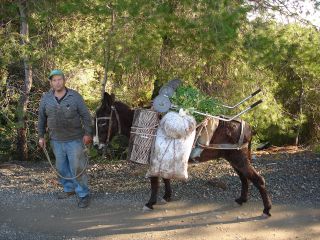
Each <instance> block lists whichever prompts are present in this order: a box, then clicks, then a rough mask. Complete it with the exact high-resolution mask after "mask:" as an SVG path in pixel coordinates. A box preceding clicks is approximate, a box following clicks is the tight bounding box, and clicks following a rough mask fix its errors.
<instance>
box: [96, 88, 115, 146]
mask: <svg viewBox="0 0 320 240" xmlns="http://www.w3.org/2000/svg"><path fill="white" fill-rule="evenodd" d="M114 103H115V96H114V94H111V95H110V94H108V93H107V92H105V93H104V96H103V99H102V102H101V105H100V107H99V108H98V109H97V110H96V114H95V118H94V137H93V144H94V146H97V147H98V148H99V149H102V148H104V147H106V146H107V145H108V143H109V141H110V140H111V139H112V137H113V136H114V135H116V133H117V129H118V126H117V121H116V116H115V114H114V111H115V106H114Z"/></svg>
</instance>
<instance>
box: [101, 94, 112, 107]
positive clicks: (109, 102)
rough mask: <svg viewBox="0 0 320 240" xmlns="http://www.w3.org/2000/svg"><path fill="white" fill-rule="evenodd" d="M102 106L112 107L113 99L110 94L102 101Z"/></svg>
mask: <svg viewBox="0 0 320 240" xmlns="http://www.w3.org/2000/svg"><path fill="white" fill-rule="evenodd" d="M102 104H103V105H107V106H111V105H112V97H111V96H110V95H109V93H107V92H105V93H104V95H103V99H102Z"/></svg>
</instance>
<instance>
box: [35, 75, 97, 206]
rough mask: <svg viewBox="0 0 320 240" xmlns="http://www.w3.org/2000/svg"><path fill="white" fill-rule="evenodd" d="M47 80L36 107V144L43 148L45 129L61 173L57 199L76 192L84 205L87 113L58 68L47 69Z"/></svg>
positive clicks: (89, 128)
mask: <svg viewBox="0 0 320 240" xmlns="http://www.w3.org/2000/svg"><path fill="white" fill-rule="evenodd" d="M49 80H50V85H51V89H50V91H49V92H47V93H45V94H44V95H43V96H42V98H41V101H40V107H39V119H38V134H39V145H40V147H42V148H43V147H46V141H45V138H44V135H45V132H46V129H48V132H49V137H50V144H51V147H52V149H53V152H54V155H55V158H56V168H57V170H58V173H59V174H60V175H61V176H63V178H62V177H61V178H60V179H59V182H60V183H61V184H62V186H63V190H64V192H61V193H59V194H58V199H63V198H67V197H70V196H72V195H74V194H75V193H76V194H77V195H78V197H79V201H78V206H79V207H80V208H85V207H87V206H88V205H89V200H90V195H89V189H88V177H87V174H86V173H85V171H83V170H84V168H85V165H86V161H87V156H86V154H85V148H84V145H87V144H90V143H91V141H92V126H91V123H92V121H91V115H90V113H89V111H88V109H87V107H86V105H85V102H84V100H83V98H82V96H81V95H80V94H79V93H78V92H76V91H74V90H72V89H68V88H66V86H65V84H66V80H65V77H64V74H63V72H62V71H61V70H53V71H51V73H50V75H49ZM81 172H83V173H82V174H81ZM79 174H80V176H79V177H77V178H75V177H76V176H78V175H79Z"/></svg>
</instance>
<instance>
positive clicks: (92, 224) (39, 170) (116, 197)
mask: <svg viewBox="0 0 320 240" xmlns="http://www.w3.org/2000/svg"><path fill="white" fill-rule="evenodd" d="M254 161H255V165H256V168H257V169H260V171H261V172H262V175H264V176H265V178H266V181H267V184H268V189H269V192H270V193H271V196H272V199H273V208H272V211H271V213H272V217H271V218H268V219H265V218H262V217H261V213H262V208H263V207H262V202H261V200H260V199H259V195H258V193H257V191H256V190H255V189H254V188H252V187H251V190H250V191H251V198H250V200H249V201H248V203H246V204H244V205H243V206H241V207H239V206H237V204H235V203H234V198H235V197H237V196H238V194H239V190H240V189H239V187H240V184H239V180H238V178H237V177H236V176H234V175H233V174H232V172H231V171H230V172H229V170H230V168H229V166H228V164H227V163H226V162H217V165H215V163H209V164H208V165H205V164H201V165H195V166H191V167H190V180H189V182H188V183H185V184H182V183H179V182H176V183H174V185H173V188H174V190H175V192H176V195H175V197H174V199H175V200H174V201H173V202H171V203H168V204H166V205H157V206H155V210H154V211H152V212H143V211H142V206H143V204H144V203H145V202H146V201H147V199H148V197H149V189H148V187H149V185H148V181H147V179H145V178H144V177H143V176H142V175H141V176H140V175H139V173H136V172H135V173H133V172H132V173H131V174H130V173H129V172H128V171H129V169H127V166H126V165H125V164H120V165H119V164H115V165H108V166H103V167H102V166H100V165H95V166H92V167H91V170H90V171H91V173H90V174H91V185H92V201H91V205H90V207H89V208H87V209H79V208H77V205H76V201H77V200H76V198H75V197H72V198H70V199H66V200H57V199H55V195H54V194H55V193H56V192H57V191H58V186H57V184H56V183H55V182H54V181H53V179H54V178H55V177H54V175H52V173H49V171H50V169H48V166H47V165H39V166H38V165H37V166H34V165H25V166H22V165H19V166H18V167H15V168H14V169H1V171H0V174H1V175H0V178H1V182H0V184H1V190H0V206H1V207H0V239H24V240H28V239H30V240H32V239H49V240H50V239H115V240H122V239H161V240H162V239H172V240H173V239H174V240H185V239H196V240H200V239H219V240H220V239H221V240H227V239H228V240H229V239H233V240H239V239H247V240H248V239H252V240H253V239H254V240H260V239H261V240H262V239H268V240H269V239H271V240H273V239H283V240H288V239H292V240H293V239H312V240H313V239H320V191H319V185H320V183H319V178H320V176H319V175H320V158H318V156H316V155H313V154H310V153H305V152H300V153H289V154H288V152H286V153H285V154H284V153H275V154H270V153H268V154H266V153H265V154H261V155H257V156H256V157H255V160H254ZM212 165H213V166H214V167H213V168H211V167H212ZM104 168H107V170H106V169H104ZM99 169H100V170H101V172H100V171H99ZM103 169H104V170H103ZM106 172H107V173H106ZM198 172H199V173H201V174H200V175H198ZM104 173H106V174H107V175H106V176H103V174H104ZM204 173H205V174H204ZM209 173H210V174H211V175H210V174H209ZM219 173H220V175H219ZM101 174H102V175H101ZM121 174H122V175H124V176H122V177H123V178H122V177H121V176H120V175H121ZM204 175H205V176H206V177H208V175H210V179H212V178H214V179H215V182H214V183H216V184H212V181H211V182H208V179H207V178H206V177H205V176H204ZM41 176H42V177H41ZM125 178H126V180H124V179H125ZM32 179H33V180H32ZM102 179H104V180H105V182H102ZM137 179H138V180H137ZM95 181H97V182H95ZM99 181H100V182H99ZM217 183H219V184H217ZM100 184H102V185H100ZM132 184H133V185H134V186H132ZM97 186H99V187H97Z"/></svg>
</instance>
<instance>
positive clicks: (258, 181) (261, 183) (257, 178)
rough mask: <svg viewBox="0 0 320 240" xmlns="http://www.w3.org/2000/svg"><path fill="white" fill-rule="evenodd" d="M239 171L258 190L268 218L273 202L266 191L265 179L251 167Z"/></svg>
mask: <svg viewBox="0 0 320 240" xmlns="http://www.w3.org/2000/svg"><path fill="white" fill-rule="evenodd" d="M239 170H240V171H241V172H242V173H243V174H244V176H246V177H247V178H248V179H249V180H250V181H251V182H252V183H253V185H254V186H255V187H256V188H258V190H259V192H260V195H261V198H262V201H263V206H264V209H263V213H264V214H265V215H267V216H271V214H270V209H271V200H270V198H269V195H268V193H267V190H266V185H265V180H264V178H263V177H262V176H261V175H260V174H258V173H257V171H256V170H255V169H254V168H253V167H252V166H250V165H249V166H247V167H246V168H244V169H239Z"/></svg>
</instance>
